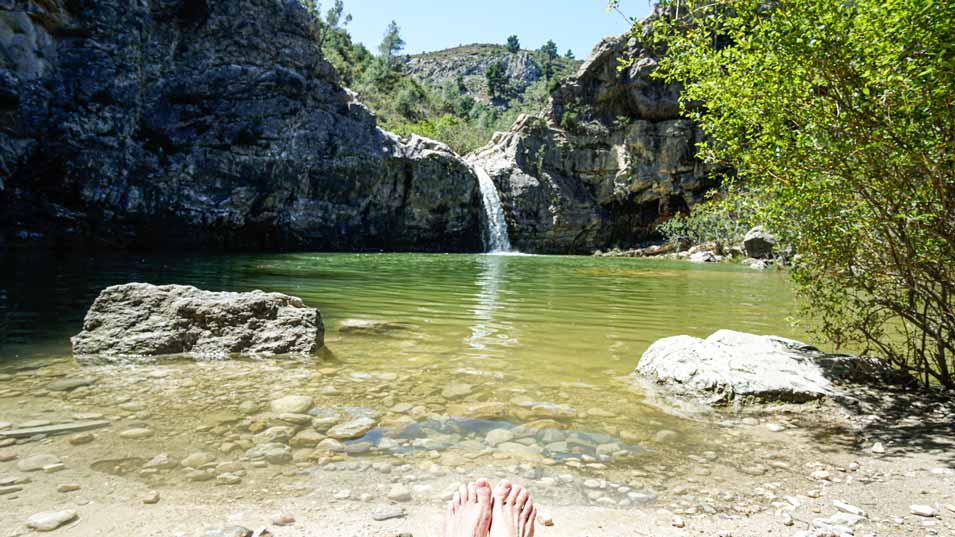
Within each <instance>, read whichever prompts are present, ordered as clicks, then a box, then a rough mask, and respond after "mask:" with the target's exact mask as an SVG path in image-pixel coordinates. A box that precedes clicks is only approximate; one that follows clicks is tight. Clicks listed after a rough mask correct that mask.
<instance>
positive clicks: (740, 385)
mask: <svg viewBox="0 0 955 537" xmlns="http://www.w3.org/2000/svg"><path fill="white" fill-rule="evenodd" d="M856 365H859V366H861V365H863V364H862V359H861V358H856V357H850V356H835V355H827V354H824V353H822V352H820V351H819V350H817V349H815V348H814V347H811V346H809V345H806V344H805V343H800V342H798V341H793V340H790V339H785V338H781V337H776V336H758V335H753V334H746V333H742V332H734V331H731V330H720V331H718V332H716V333H714V334H713V335H711V336H710V337H708V338H706V339H699V338H695V337H690V336H676V337H669V338H665V339H661V340H659V341H657V342H655V343H654V344H653V345H651V346H650V348H649V349H647V351H646V352H645V353H644V354H643V357H642V358H641V359H640V363H639V365H638V366H637V369H636V371H635V373H636V374H637V375H639V376H642V377H644V378H648V379H649V380H651V381H653V382H656V383H658V384H663V385H666V386H667V387H668V388H669V389H671V390H672V391H674V392H675V393H677V394H679V395H687V396H691V397H694V398H698V399H700V400H702V401H704V402H706V403H709V404H715V405H719V404H727V403H731V402H733V401H742V402H746V401H758V402H773V401H790V402H804V401H810V400H814V399H819V398H821V397H826V396H833V395H837V394H838V389H837V388H836V387H835V386H834V385H833V380H834V379H841V378H844V377H845V374H844V371H845V370H847V369H851V368H853V367H854V366H856Z"/></svg>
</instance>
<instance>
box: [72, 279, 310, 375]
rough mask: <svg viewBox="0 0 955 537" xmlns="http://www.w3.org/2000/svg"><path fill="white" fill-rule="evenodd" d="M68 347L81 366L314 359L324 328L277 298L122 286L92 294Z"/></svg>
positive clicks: (292, 302)
mask: <svg viewBox="0 0 955 537" xmlns="http://www.w3.org/2000/svg"><path fill="white" fill-rule="evenodd" d="M72 342H73V354H74V355H75V356H76V357H77V358H78V359H80V360H81V361H95V360H96V359H100V358H105V359H122V358H138V357H143V356H160V355H188V356H192V357H196V358H210V357H212V358H221V357H227V356H229V355H236V354H238V355H249V356H273V355H278V354H314V353H315V352H317V351H318V350H319V349H320V348H321V347H322V345H323V344H324V326H323V324H322V319H321V314H320V313H319V311H318V310H317V309H315V308H309V307H307V306H305V304H304V303H303V302H302V300H301V299H300V298H296V297H291V296H288V295H283V294H279V293H265V292H262V291H252V292H249V293H228V292H226V293H214V292H210V291H203V290H200V289H197V288H195V287H190V286H183V285H164V286H155V285H150V284H146V283H129V284H125V285H117V286H113V287H109V288H107V289H105V290H104V291H103V292H102V293H100V295H99V297H98V298H97V299H96V301H95V302H94V303H93V306H92V307H91V308H90V310H89V311H88V312H87V314H86V319H85V320H84V322H83V331H82V332H80V333H79V334H78V335H76V336H74V337H73V338H72Z"/></svg>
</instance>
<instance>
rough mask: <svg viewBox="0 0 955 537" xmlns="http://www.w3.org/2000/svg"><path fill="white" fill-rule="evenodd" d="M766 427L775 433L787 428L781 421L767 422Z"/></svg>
mask: <svg viewBox="0 0 955 537" xmlns="http://www.w3.org/2000/svg"><path fill="white" fill-rule="evenodd" d="M766 428H767V429H769V431H770V432H773V433H781V432H783V431H785V430H786V426H785V425H783V424H781V423H767V424H766Z"/></svg>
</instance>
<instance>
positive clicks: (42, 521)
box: [27, 509, 77, 531]
mask: <svg viewBox="0 0 955 537" xmlns="http://www.w3.org/2000/svg"><path fill="white" fill-rule="evenodd" d="M76 517H77V515H76V511H73V510H72V509H67V510H64V511H49V512H45V513H36V514H35V515H32V516H31V517H30V518H28V519H27V527H28V528H30V529H34V530H37V531H53V530H55V529H56V528H59V527H60V526H62V525H63V524H66V523H68V522H71V521H73V520H76Z"/></svg>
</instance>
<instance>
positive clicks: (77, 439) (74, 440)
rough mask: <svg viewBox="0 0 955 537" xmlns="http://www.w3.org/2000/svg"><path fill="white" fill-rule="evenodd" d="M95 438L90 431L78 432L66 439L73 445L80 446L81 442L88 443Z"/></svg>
mask: <svg viewBox="0 0 955 537" xmlns="http://www.w3.org/2000/svg"><path fill="white" fill-rule="evenodd" d="M94 438H96V437H95V436H93V434H92V433H78V434H74V435H73V436H71V437H69V438H68V439H67V441H68V442H69V443H70V444H71V445H74V446H82V445H83V444H89V443H90V442H92V441H93V439H94Z"/></svg>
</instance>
